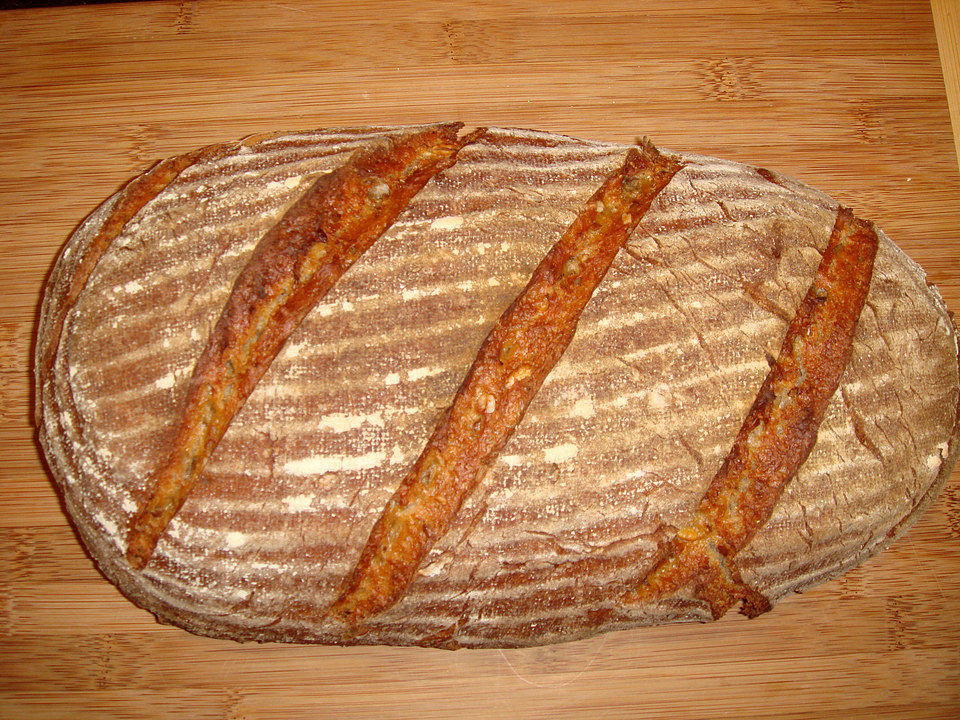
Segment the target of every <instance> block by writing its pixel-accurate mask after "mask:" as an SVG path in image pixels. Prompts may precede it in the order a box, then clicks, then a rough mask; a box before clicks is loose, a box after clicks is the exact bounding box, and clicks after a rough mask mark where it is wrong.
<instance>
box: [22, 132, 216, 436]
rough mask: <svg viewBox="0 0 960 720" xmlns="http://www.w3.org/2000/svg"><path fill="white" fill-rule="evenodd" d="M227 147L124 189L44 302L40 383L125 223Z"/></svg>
mask: <svg viewBox="0 0 960 720" xmlns="http://www.w3.org/2000/svg"><path fill="white" fill-rule="evenodd" d="M230 147H233V146H231V145H225V144H220V145H209V146H206V147H202V148H198V149H196V150H192V151H190V152H188V153H184V154H183V155H178V156H176V157H172V158H168V159H166V160H162V161H160V162H159V163H157V164H156V165H154V166H153V167H152V168H150V169H149V170H148V171H147V172H145V173H143V174H142V175H140V176H138V177H136V178H134V179H133V180H131V181H130V182H129V183H127V185H126V186H124V188H123V189H122V190H121V191H120V193H119V197H118V198H117V201H116V202H115V203H114V205H113V207H112V208H111V209H110V213H109V214H108V216H107V217H106V219H105V220H104V221H103V223H102V224H101V225H100V227H99V229H98V230H97V232H96V234H95V235H94V236H93V238H92V239H91V240H90V242H89V243H87V244H86V245H85V246H84V247H83V248H82V249H81V250H80V252H81V255H80V257H79V258H77V259H76V260H75V261H74V264H73V267H72V269H71V274H70V280H69V282H67V283H66V284H64V285H63V286H62V287H61V288H59V289H58V292H56V295H55V296H53V297H50V298H48V299H47V302H49V303H50V304H51V305H52V306H54V307H56V308H57V309H56V312H55V313H54V315H53V317H52V318H51V319H50V322H49V325H48V328H47V332H46V334H45V335H44V336H43V338H42V346H41V347H40V348H39V351H38V353H37V357H38V361H37V368H38V370H39V372H38V378H39V380H40V382H41V383H42V382H45V381H46V379H47V378H49V377H50V376H51V370H52V368H53V363H54V360H55V359H56V355H57V350H58V348H59V347H60V337H61V335H62V334H63V326H64V323H65V322H66V319H67V315H69V314H70V311H71V310H72V309H73V307H74V305H75V304H76V302H77V298H78V297H80V293H81V292H83V288H84V287H86V284H87V281H88V280H89V279H90V276H91V275H92V274H93V271H94V270H95V269H96V267H97V263H99V262H100V258H101V257H103V254H104V253H105V252H106V251H107V248H109V247H110V245H111V243H113V241H114V240H116V239H117V237H118V236H119V235H120V233H121V232H122V231H123V228H124V227H125V226H126V225H127V223H128V222H130V220H132V219H133V217H134V216H135V215H136V214H137V213H138V212H140V210H142V209H143V207H144V206H145V205H146V204H147V203H149V202H150V201H151V200H153V199H154V198H155V197H157V195H159V194H160V193H161V192H162V191H163V190H164V188H166V187H167V186H168V185H170V183H171V182H173V181H174V180H175V179H176V178H177V177H178V176H179V175H180V173H182V172H183V171H184V170H186V169H187V168H188V167H190V166H191V165H193V164H195V163H198V162H203V161H204V160H209V159H211V158H213V157H215V156H216V155H218V154H221V153H223V152H224V151H226V150H227V149H228V148H230ZM36 422H37V424H38V425H39V424H40V405H39V403H38V404H37V417H36Z"/></svg>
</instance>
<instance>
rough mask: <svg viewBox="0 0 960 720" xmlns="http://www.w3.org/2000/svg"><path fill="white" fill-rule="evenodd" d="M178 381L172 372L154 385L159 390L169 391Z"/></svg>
mask: <svg viewBox="0 0 960 720" xmlns="http://www.w3.org/2000/svg"><path fill="white" fill-rule="evenodd" d="M176 380H177V378H176V375H174V374H173V373H172V372H168V373H167V374H166V375H164V376H163V377H162V378H160V379H159V380H157V381H156V382H155V383H154V387H156V388H157V389H159V390H169V389H170V388H172V387H173V385H174V383H175V382H176Z"/></svg>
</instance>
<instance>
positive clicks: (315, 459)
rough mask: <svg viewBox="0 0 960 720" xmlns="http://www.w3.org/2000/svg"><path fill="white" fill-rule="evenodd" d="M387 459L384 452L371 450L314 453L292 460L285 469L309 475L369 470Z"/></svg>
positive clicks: (297, 473) (287, 471)
mask: <svg viewBox="0 0 960 720" xmlns="http://www.w3.org/2000/svg"><path fill="white" fill-rule="evenodd" d="M386 459H387V454H386V453H384V452H370V453H367V454H366V455H314V456H312V457H307V458H303V459H301V460H291V461H290V462H288V463H286V464H284V466H283V470H284V472H286V473H289V474H290V475H298V476H301V477H308V476H310V475H320V474H322V473H328V472H350V471H357V470H369V469H370V468H375V467H377V466H378V465H379V464H380V463H382V462H383V461H385V460H386Z"/></svg>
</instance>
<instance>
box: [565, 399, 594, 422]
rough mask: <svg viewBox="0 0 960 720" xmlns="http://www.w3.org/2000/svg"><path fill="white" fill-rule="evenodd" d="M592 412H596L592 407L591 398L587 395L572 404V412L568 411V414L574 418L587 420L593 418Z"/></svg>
mask: <svg viewBox="0 0 960 720" xmlns="http://www.w3.org/2000/svg"><path fill="white" fill-rule="evenodd" d="M594 412H596V411H595V410H594V407H593V398H592V397H590V396H589V395H584V396H583V397H582V398H580V399H579V400H577V402H575V403H574V405H573V410H571V411H570V414H571V415H573V416H574V417H582V418H588V417H593V414H594Z"/></svg>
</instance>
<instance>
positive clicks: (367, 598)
mask: <svg viewBox="0 0 960 720" xmlns="http://www.w3.org/2000/svg"><path fill="white" fill-rule="evenodd" d="M681 166H682V164H681V162H680V161H679V159H678V158H675V157H670V156H664V155H661V154H660V153H659V152H658V151H657V149H656V148H655V147H654V146H653V145H652V144H651V143H649V142H647V141H646V140H644V141H643V143H642V144H641V146H640V148H639V150H638V149H637V148H632V149H630V150H629V151H628V153H627V157H626V160H625V162H624V164H623V167H622V168H620V169H619V170H618V171H617V172H615V173H614V174H612V175H611V176H610V177H608V178H607V180H606V181H605V182H604V183H603V185H602V186H601V187H600V189H599V190H597V191H596V192H595V193H594V195H593V196H592V197H591V198H590V200H589V201H588V203H587V205H586V207H585V208H583V210H582V211H581V212H580V213H579V215H578V216H577V218H576V220H574V222H573V224H572V225H571V226H570V227H569V228H568V229H567V231H566V232H565V233H564V234H563V235H562V237H561V238H560V240H559V241H558V242H557V243H556V244H555V245H554V247H553V248H552V249H551V250H550V252H549V253H548V254H547V255H546V257H545V258H544V259H543V261H542V262H541V263H540V265H539V266H538V267H537V269H536V270H535V271H534V273H533V275H532V277H531V279H530V281H529V282H528V284H527V286H526V288H525V289H524V290H523V292H522V293H521V294H520V295H519V296H518V297H517V298H516V300H515V301H514V302H513V304H512V305H511V306H510V307H509V308H508V309H507V311H506V312H505V313H504V314H503V315H502V316H501V318H500V319H499V321H498V322H497V323H496V325H495V326H494V328H493V330H492V331H491V332H490V334H489V336H488V337H487V339H486V340H485V341H484V343H483V346H482V347H481V348H480V351H479V354H478V356H477V358H476V360H475V361H474V363H473V365H472V367H471V368H470V370H469V372H468V373H467V376H466V379H465V380H464V382H463V384H462V385H461V387H460V389H459V391H458V392H457V395H456V397H455V398H454V401H453V404H452V405H451V407H450V408H449V410H448V411H447V413H446V414H445V416H444V418H443V419H442V420H441V422H440V423H439V425H438V426H437V428H436V430H435V431H434V433H433V436H432V437H431V438H430V440H429V441H428V442H427V445H426V447H425V449H424V450H423V452H422V454H421V455H420V457H419V459H418V460H417V461H416V463H415V464H414V466H413V468H412V469H411V471H410V472H409V473H408V475H407V476H406V477H405V478H404V480H403V481H402V483H401V485H400V487H399V489H398V490H397V491H396V493H395V494H394V496H393V497H392V498H391V500H390V501H389V502H388V504H387V506H386V508H385V509H384V511H383V514H382V515H381V516H380V518H379V520H378V521H377V523H376V525H375V526H374V528H373V531H372V532H371V534H370V538H369V540H368V541H367V544H366V546H365V547H364V549H363V551H362V552H361V555H360V558H359V560H358V562H357V564H356V566H355V567H354V569H353V571H352V572H351V573H350V575H349V577H348V578H347V579H346V581H345V583H344V586H343V589H342V591H341V593H340V596H339V598H338V599H337V600H336V602H335V603H334V604H333V606H332V607H331V609H330V613H331V614H332V615H333V616H334V617H338V618H339V619H341V620H343V621H345V622H347V623H349V624H356V623H359V622H362V621H363V620H364V619H365V618H367V617H369V616H371V615H374V614H376V613H378V612H381V611H383V610H384V609H386V608H388V607H390V606H391V605H393V604H394V603H396V602H397V600H398V599H399V598H400V597H401V595H402V594H403V592H404V591H405V589H406V587H407V585H408V584H409V583H410V580H411V579H412V577H413V575H414V573H415V572H416V570H417V568H418V567H419V566H420V563H421V562H422V560H423V557H424V555H425V554H426V553H427V551H428V550H429V549H430V547H432V545H433V544H434V543H435V542H436V541H437V539H438V538H440V537H441V536H442V535H443V534H444V532H445V531H446V529H447V527H448V526H449V524H450V522H451V520H452V519H453V517H454V516H455V515H456V514H457V512H458V510H459V509H460V506H461V504H462V503H463V501H464V499H465V498H466V497H467V495H468V494H469V493H470V491H471V490H472V489H473V488H474V487H475V486H476V484H477V482H478V481H479V479H480V477H481V476H482V475H483V473H484V471H485V470H486V469H487V468H488V467H489V466H490V463H491V462H492V461H493V460H494V459H495V458H496V456H497V454H498V453H499V451H500V449H501V448H502V447H503V445H504V443H506V441H507V440H508V438H509V437H510V435H511V434H512V433H513V430H514V429H515V428H516V426H517V424H518V423H519V422H520V420H521V418H522V417H523V414H524V412H525V411H526V408H527V406H528V405H529V403H530V401H531V400H532V398H533V397H534V395H535V394H536V393H537V390H538V389H539V388H540V385H541V384H542V383H543V380H544V379H545V378H546V376H547V374H548V373H549V372H550V370H551V369H552V368H553V366H554V365H555V364H556V362H557V361H558V360H559V359H560V356H561V355H562V354H563V351H564V350H565V349H566V347H567V345H568V344H569V343H570V340H571V339H572V337H573V334H574V332H575V330H576V326H577V320H578V319H579V317H580V313H581V312H582V310H583V308H584V306H585V305H586V303H587V302H588V301H589V299H590V297H591V296H592V294H593V291H594V289H595V288H596V286H597V285H598V284H599V282H600V281H601V280H602V279H603V276H604V275H605V274H606V272H607V270H608V269H609V267H610V264H611V262H612V261H613V259H614V257H615V256H616V255H617V252H618V251H619V250H620V248H621V247H622V246H623V243H624V242H625V241H626V239H627V237H628V236H629V234H630V232H631V231H632V230H633V229H634V228H635V227H636V225H637V223H638V222H639V221H640V218H641V217H642V216H643V214H644V213H645V212H646V211H647V209H648V208H649V206H650V203H651V202H652V201H653V199H654V198H655V197H656V196H657V194H658V193H659V192H660V191H661V190H662V189H663V188H664V187H665V186H666V185H667V183H669V181H670V179H671V178H672V177H673V175H674V174H675V173H676V172H677V171H678V170H679V169H680V167H681Z"/></svg>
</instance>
